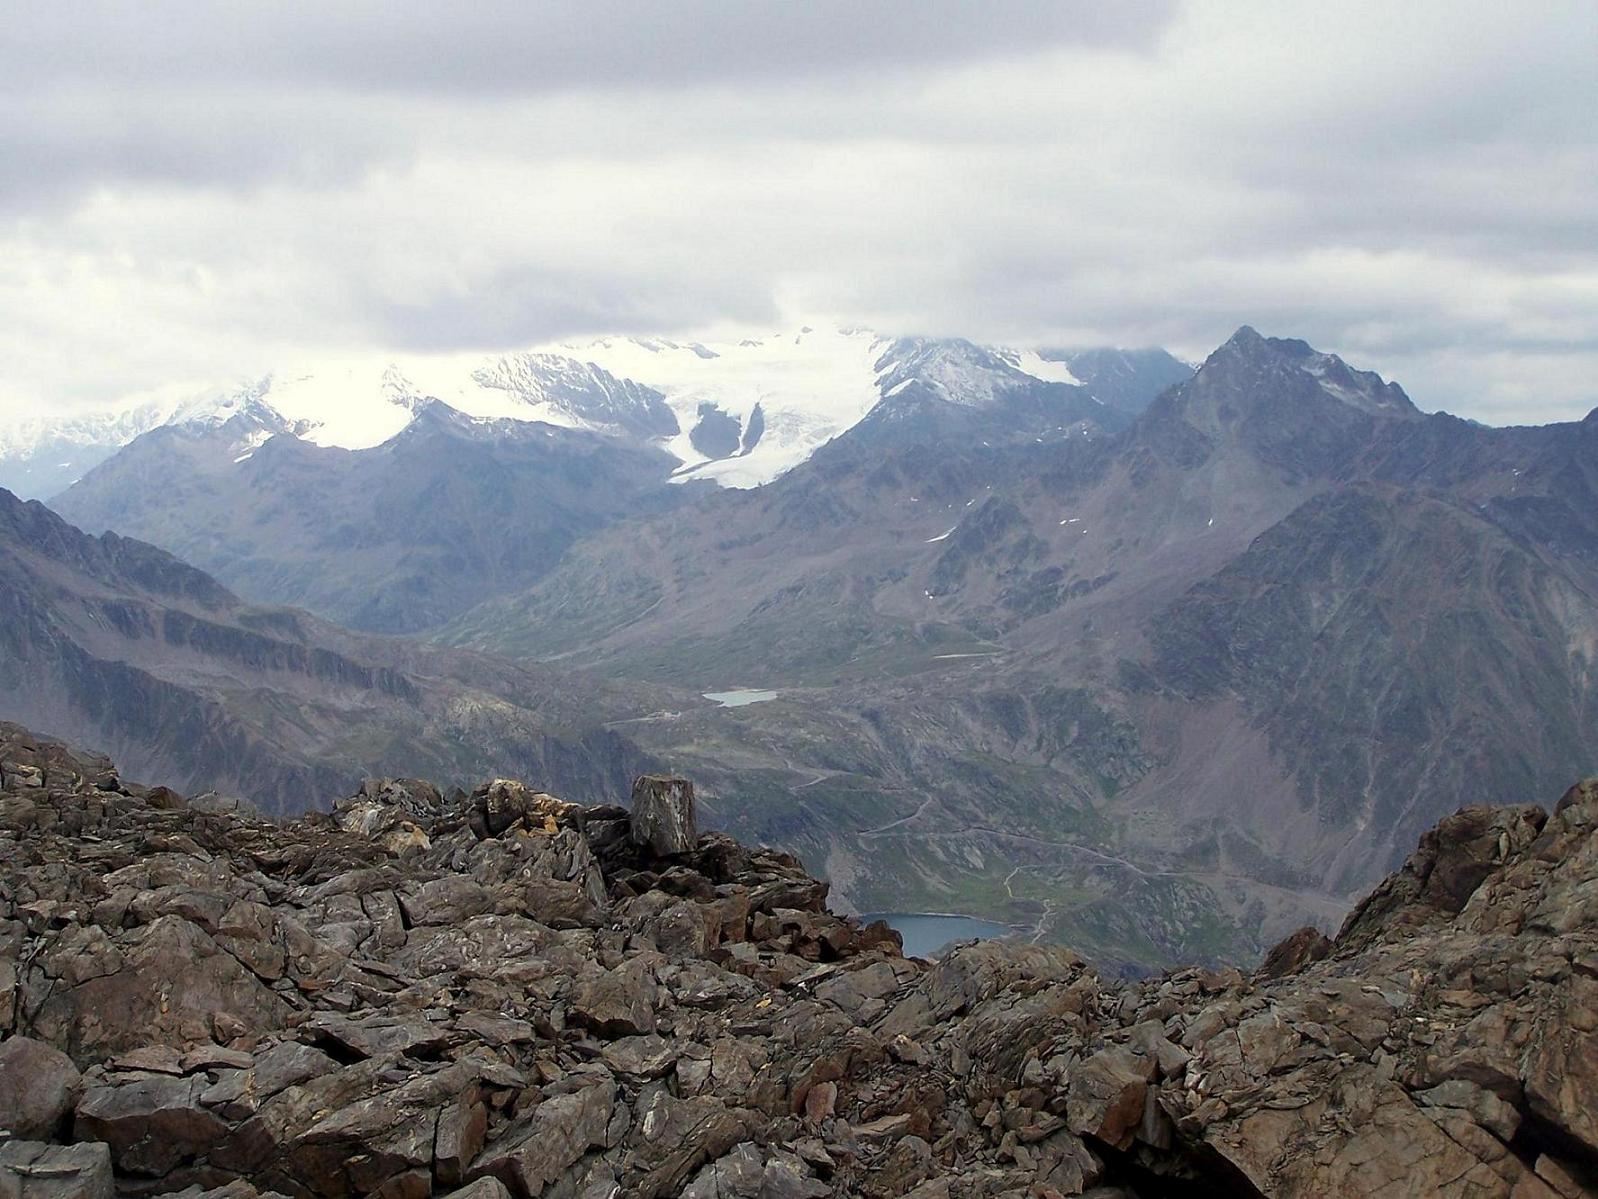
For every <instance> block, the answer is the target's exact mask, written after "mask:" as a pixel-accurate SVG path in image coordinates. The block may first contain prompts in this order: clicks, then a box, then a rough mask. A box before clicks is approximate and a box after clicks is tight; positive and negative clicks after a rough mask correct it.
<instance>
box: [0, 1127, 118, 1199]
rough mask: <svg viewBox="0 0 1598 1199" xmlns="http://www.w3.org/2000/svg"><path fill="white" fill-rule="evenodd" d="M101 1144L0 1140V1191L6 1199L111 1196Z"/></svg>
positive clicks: (96, 1198) (97, 1198)
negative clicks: (58, 1143)
mask: <svg viewBox="0 0 1598 1199" xmlns="http://www.w3.org/2000/svg"><path fill="white" fill-rule="evenodd" d="M114 1188H115V1181H114V1179H113V1176H112V1172H111V1151H110V1149H109V1148H108V1147H107V1146H105V1145H94V1144H80V1145H47V1144H42V1143H40V1142H38V1141H0V1195H4V1196H6V1199H112V1196H113V1195H114V1194H115V1190H114Z"/></svg>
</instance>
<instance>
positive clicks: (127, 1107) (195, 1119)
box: [77, 1077, 228, 1177]
mask: <svg viewBox="0 0 1598 1199" xmlns="http://www.w3.org/2000/svg"><path fill="white" fill-rule="evenodd" d="M205 1089H206V1080H205V1079H203V1078H166V1077H161V1078H141V1079H136V1080H134V1081H131V1082H126V1083H122V1084H121V1085H118V1086H102V1087H90V1088H89V1089H88V1090H87V1091H85V1092H84V1094H83V1098H82V1099H81V1100H80V1101H79V1102H78V1112H77V1131H78V1133H79V1135H82V1136H87V1137H90V1138H92V1139H93V1140H97V1141H104V1142H105V1143H106V1144H108V1145H110V1146H111V1152H112V1155H113V1156H114V1158H115V1160H116V1164H117V1167H118V1168H119V1169H121V1170H125V1171H127V1172H129V1173H133V1174H147V1175H151V1176H154V1177H159V1176H160V1175H162V1174H167V1173H169V1172H170V1171H171V1170H172V1169H173V1167H175V1166H177V1165H178V1164H179V1163H180V1162H184V1161H190V1160H192V1159H193V1158H195V1157H198V1156H199V1155H200V1154H202V1153H204V1152H205V1151H206V1150H208V1149H210V1147H211V1146H212V1145H215V1144H217V1143H218V1142H219V1141H221V1140H222V1138H223V1137H224V1136H226V1135H227V1131H228V1129H227V1125H226V1124H225V1123H223V1122H222V1120H220V1119H219V1118H218V1117H217V1116H216V1115H215V1114H214V1113H213V1112H212V1111H211V1110H210V1109H209V1108H207V1107H206V1106H205V1104H204V1103H203V1102H202V1101H201V1098H200V1095H201V1092H203V1091H204V1090H205Z"/></svg>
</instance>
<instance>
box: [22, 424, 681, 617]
mask: <svg viewBox="0 0 1598 1199" xmlns="http://www.w3.org/2000/svg"><path fill="white" fill-rule="evenodd" d="M279 432H281V430H277V429H273V428H269V427H261V426H257V425H249V426H246V425H244V424H241V422H240V418H235V419H234V420H231V421H228V422H227V423H225V424H223V425H220V426H206V427H185V426H168V427H164V428H161V429H157V430H154V431H152V432H150V433H147V434H145V435H144V436H142V437H140V438H138V439H137V440H135V441H134V442H133V443H132V444H131V445H129V446H128V447H126V448H125V449H124V450H122V451H121V452H120V453H118V454H117V455H116V456H115V457H114V458H112V459H111V460H110V461H108V462H106V463H104V464H102V465H101V466H99V467H97V468H96V469H95V470H93V471H91V472H90V473H89V474H88V475H87V476H85V477H84V478H83V479H82V480H80V481H79V482H78V483H77V484H76V485H75V486H73V487H72V488H70V489H69V490H68V491H66V492H65V493H63V494H62V495H60V496H58V497H56V499H55V500H53V501H52V506H53V507H55V508H56V510H57V511H59V512H61V513H62V514H63V515H64V516H66V517H67V518H68V519H69V520H71V521H73V522H75V523H77V524H79V525H81V526H84V527H87V528H93V529H104V528H112V529H116V530H117V531H119V532H121V533H123V534H126V535H130V536H136V537H139V538H141V539H142V540H146V541H150V542H152V543H155V544H158V545H161V546H163V547H164V548H166V549H168V550H170V551H172V552H173V553H176V554H178V555H179V556H180V557H182V558H184V559H185V560H189V561H193V562H195V563H196V564H197V565H199V566H201V567H202V568H204V569H206V570H209V571H212V572H213V573H215V574H216V575H217V576H218V577H219V578H221V579H222V580H223V581H224V582H226V583H227V584H228V585H229V586H231V587H235V588H237V589H238V590H240V591H242V592H244V593H246V594H248V595H250V596H252V597H254V598H257V599H260V600H262V601H265V602H272V603H290V604H296V605H301V606H304V607H307V608H310V609H312V610H313V611H315V612H317V613H318V614H320V615H323V616H326V617H328V618H329V619H332V620H335V621H337V622H339V623H341V624H345V625H348V626H351V627H355V628H361V629H370V630H376V631H383V632H410V631H415V630H418V629H425V628H430V627H432V626H434V625H437V624H440V623H442V622H443V621H445V620H447V619H449V618H450V617H452V616H454V615H457V614H458V613H460V612H462V611H464V610H465V609H467V608H469V607H471V606H472V605H474V604H476V603H478V602H480V601H481V600H482V599H484V598H486V597H488V596H491V595H495V594H500V593H502V592H506V591H512V590H516V589H519V588H522V587H526V586H528V585H529V584H531V583H532V582H534V581H536V580H537V579H538V578H539V577H541V576H542V575H543V574H544V573H545V572H547V571H548V570H549V569H550V568H551V567H552V566H553V565H554V564H555V563H556V562H557V561H559V559H560V557H561V555H562V554H564V553H565V551H566V549H567V548H568V547H569V546H570V545H571V544H572V543H573V542H574V541H575V540H577V539H578V538H580V537H582V536H584V535H586V534H588V533H590V532H592V531H594V530H595V529H598V528H601V527H603V526H604V525H605V524H607V523H609V522H610V521H613V520H615V519H617V518H618V517H621V516H625V515H631V514H634V513H636V512H639V511H647V510H650V509H652V508H659V507H664V506H666V505H667V504H669V503H671V502H673V501H675V500H676V499H677V498H679V497H680V495H681V492H680V490H679V489H671V488H668V487H667V486H666V477H667V474H668V473H669V470H670V467H671V465H672V460H671V459H670V458H669V457H668V456H667V455H666V454H664V453H662V452H660V451H658V450H653V449H649V448H646V447H644V446H642V445H640V444H637V443H633V442H630V441H626V440H622V439H618V438H615V437H610V436H606V435H603V434H599V433H590V432H583V431H579V430H573V429H563V428H557V427H555V426H552V425H545V424H538V423H533V422H523V421H511V420H500V421H478V420H474V419H472V418H470V417H467V416H464V415H462V414H461V413H459V412H457V411H455V410H454V409H452V408H450V407H448V406H447V405H445V404H442V403H439V402H438V401H424V403H423V406H422V407H421V409H420V411H419V412H418V414H417V417H416V419H415V420H414V421H413V422H412V423H411V424H410V425H409V426H408V427H407V428H406V429H405V430H404V431H403V432H401V433H400V434H399V435H398V436H396V437H394V438H393V439H391V440H390V441H388V442H385V443H384V444H382V445H380V446H376V447H374V448H372V449H370V450H355V451H351V450H342V449H336V448H328V447H322V446H317V445H313V444H311V443H310V442H307V441H302V440H300V439H298V438H296V437H293V436H278V435H276V434H277V433H279ZM263 438H265V439H266V440H264V441H263V440H262V439H263Z"/></svg>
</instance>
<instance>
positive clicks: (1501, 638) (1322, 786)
mask: <svg viewBox="0 0 1598 1199" xmlns="http://www.w3.org/2000/svg"><path fill="white" fill-rule="evenodd" d="M1153 637H1154V645H1155V652H1154V658H1153V666H1154V669H1155V671H1156V672H1157V673H1158V674H1159V676H1160V677H1161V678H1162V679H1163V680H1165V681H1167V682H1168V683H1170V684H1171V685H1172V686H1174V687H1175V688H1177V689H1178V690H1179V691H1180V692H1182V693H1183V694H1184V695H1185V696H1187V697H1189V698H1191V699H1194V700H1196V701H1199V702H1214V701H1216V700H1217V699H1220V698H1224V697H1235V698H1237V699H1238V700H1239V701H1240V702H1241V703H1242V705H1243V706H1244V708H1245V709H1246V711H1247V712H1248V714H1249V716H1250V718H1251V719H1252V720H1253V721H1254V722H1256V723H1257V724H1258V726H1259V727H1260V728H1262V729H1263V730H1264V731H1265V733H1266V734H1267V736H1268V738H1269V743H1270V746H1271V749H1272V752H1273V755H1274V756H1275V757H1276V758H1278V759H1279V760H1280V761H1281V762H1282V763H1283V764H1284V766H1285V767H1286V769H1287V771H1288V773H1289V775H1290V777H1291V778H1293V779H1294V780H1295V782H1296V788H1297V792H1298V799H1299V801H1300V802H1299V804H1297V805H1291V804H1290V805H1286V806H1284V807H1282V808H1281V809H1279V812H1278V815H1279V818H1280V819H1282V820H1283V821H1285V823H1281V824H1279V825H1278V826H1277V827H1276V828H1275V829H1274V830H1273V829H1270V828H1269V827H1268V826H1267V827H1262V828H1258V829H1257V830H1256V832H1258V833H1260V834H1263V836H1262V837H1261V839H1262V840H1263V841H1265V842H1266V843H1267V844H1270V845H1272V847H1273V848H1279V849H1281V850H1284V851H1286V850H1287V849H1288V846H1287V845H1286V844H1285V842H1287V841H1289V840H1290V841H1291V842H1292V843H1293V852H1294V856H1296V857H1297V858H1299V860H1300V861H1303V862H1305V863H1306V864H1308V865H1311V866H1312V868H1313V869H1314V870H1315V871H1316V872H1317V873H1319V874H1321V875H1322V876H1323V878H1324V882H1325V885H1327V886H1328V887H1329V888H1331V889H1333V890H1352V889H1355V888H1357V887H1360V886H1364V885H1367V884H1368V883H1369V881H1370V879H1371V877H1372V876H1373V875H1374V874H1378V873H1379V872H1380V871H1381V870H1382V869H1385V868H1386V867H1387V866H1388V865H1390V864H1391V863H1392V862H1393V861H1394V860H1395V858H1396V857H1397V856H1399V855H1401V854H1402V852H1403V847H1404V846H1406V845H1408V844H1410V843H1412V842H1413V841H1414V840H1415V838H1416V836H1418V835H1419V832H1420V831H1421V830H1423V829H1424V828H1425V827H1426V826H1427V825H1429V824H1430V823H1431V822H1432V821H1433V820H1434V819H1435V818H1436V816H1437V814H1438V811H1439V810H1440V809H1441V810H1446V809H1447V808H1448V807H1450V806H1453V805H1455V804H1457V803H1459V802H1464V801H1466V800H1480V801H1483V802H1496V799H1497V797H1500V796H1505V795H1511V794H1517V793H1520V792H1521V791H1523V790H1525V789H1526V788H1535V787H1538V786H1543V785H1546V784H1547V783H1548V781H1549V780H1550V779H1551V778H1556V777H1557V776H1558V775H1559V773H1560V771H1559V768H1558V766H1557V765H1556V763H1558V762H1560V761H1564V762H1570V763H1575V764H1576V765H1577V766H1578V767H1580V768H1582V769H1586V768H1589V767H1591V766H1592V765H1594V764H1595V763H1598V751H1595V750H1594V746H1595V745H1598V705H1595V703H1594V698H1595V695H1594V690H1593V688H1594V681H1595V680H1594V679H1593V677H1592V674H1591V655H1592V650H1593V647H1594V646H1598V593H1595V592H1594V591H1593V590H1592V589H1591V580H1590V579H1588V578H1583V577H1573V576H1572V575H1570V574H1569V573H1567V572H1565V571H1562V570H1560V569H1559V568H1558V566H1557V565H1550V563H1548V562H1546V561H1544V560H1543V559H1542V558H1541V557H1540V555H1539V554H1538V553H1537V552H1536V550H1535V547H1531V546H1527V545H1524V544H1521V543H1519V542H1518V541H1517V540H1516V539H1515V538H1514V537H1512V536H1510V535H1509V534H1507V533H1506V532H1505V531H1504V530H1503V529H1502V528H1500V527H1498V526H1497V525H1495V524H1494V523H1493V522H1492V521H1491V520H1489V519H1484V518H1483V517H1482V516H1480V515H1478V514H1477V513H1476V512H1473V511H1472V510H1470V509H1468V508H1465V507H1461V506H1459V505H1456V504H1451V503H1447V502H1444V501H1441V500H1438V499H1435V498H1431V497H1428V496H1425V495H1420V494H1417V493H1415V492H1413V491H1408V490H1400V489H1395V488H1392V487H1388V486H1382V485H1359V486H1355V487H1350V488H1346V489H1342V490H1339V491H1337V492H1333V493H1328V494H1325V495H1322V496H1319V497H1317V498H1316V499H1314V500H1311V501H1310V502H1309V503H1307V504H1305V505H1304V506H1303V508H1301V509H1300V510H1298V511H1297V512H1295V513H1293V515H1291V516H1290V517H1288V518H1287V519H1286V520H1284V521H1282V522H1281V523H1280V524H1279V525H1277V526H1275V527H1274V528H1272V529H1270V530H1269V531H1268V532H1266V533H1265V534H1263V535H1262V536H1261V537H1260V538H1258V539H1257V540H1256V541H1255V543H1254V544H1253V545H1252V546H1250V547H1249V549H1248V551H1247V552H1246V553H1245V554H1243V555H1242V556H1241V557H1239V558H1238V559H1237V560H1236V561H1235V562H1233V563H1231V564H1230V565H1228V566H1227V567H1226V568H1225V569H1224V570H1222V571H1221V572H1220V573H1219V574H1217V575H1216V576H1215V577H1214V578H1212V579H1210V580H1208V581H1206V582H1204V583H1202V584H1200V585H1198V586H1197V587H1195V588H1194V589H1193V590H1192V591H1191V592H1189V593H1188V594H1187V595H1186V596H1184V597H1183V598H1182V599H1181V600H1180V601H1178V602H1177V603H1176V604H1174V605H1173V606H1172V607H1171V608H1170V609H1169V610H1168V611H1167V612H1166V613H1165V614H1164V615H1163V616H1162V618H1161V619H1160V620H1159V621H1157V622H1156V623H1155V626H1154V629H1153ZM1295 807H1297V809H1298V810H1297V811H1294V808H1295ZM1216 815H1219V814H1218V813H1205V812H1203V811H1202V810H1201V811H1200V812H1197V813H1190V814H1189V817H1188V818H1189V819H1193V818H1194V817H1197V819H1198V821H1200V822H1202V821H1203V820H1204V819H1206V818H1207V817H1213V816H1216ZM1195 831H1196V830H1195Z"/></svg>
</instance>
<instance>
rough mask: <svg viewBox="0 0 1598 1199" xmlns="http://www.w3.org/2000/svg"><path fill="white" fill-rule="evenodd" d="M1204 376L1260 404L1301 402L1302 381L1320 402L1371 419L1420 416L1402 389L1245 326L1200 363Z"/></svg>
mask: <svg viewBox="0 0 1598 1199" xmlns="http://www.w3.org/2000/svg"><path fill="white" fill-rule="evenodd" d="M1205 372H1210V373H1211V375H1212V376H1213V375H1215V374H1221V375H1223V376H1224V377H1225V378H1226V379H1227V381H1228V382H1231V383H1235V384H1242V385H1244V386H1248V387H1251V388H1253V389H1258V390H1261V391H1264V392H1266V393H1267V394H1266V395H1264V396H1262V397H1261V398H1263V399H1271V398H1275V399H1278V400H1282V401H1287V400H1291V399H1294V398H1295V397H1301V396H1302V395H1303V394H1304V393H1305V390H1306V389H1305V387H1304V381H1305V380H1308V381H1312V382H1313V385H1314V387H1315V388H1316V389H1317V390H1318V391H1320V392H1321V393H1322V394H1324V395H1325V396H1328V397H1330V398H1331V399H1333V400H1335V401H1337V402H1339V403H1342V404H1346V405H1348V406H1349V407H1351V408H1356V409H1358V410H1360V411H1362V412H1366V413H1369V414H1370V415H1373V416H1381V417H1390V418H1396V419H1411V418H1415V417H1418V416H1420V415H1421V413H1420V411H1419V409H1417V408H1416V407H1415V405H1414V404H1413V403H1412V402H1411V401H1410V398H1409V397H1408V396H1407V395H1405V394H1404V389H1403V388H1401V387H1400V386H1399V385H1398V384H1396V383H1389V382H1387V381H1386V380H1384V379H1383V378H1382V377H1381V376H1380V375H1378V374H1376V373H1375V372H1374V371H1361V370H1355V369H1354V368H1353V367H1351V366H1349V365H1348V364H1347V363H1346V362H1344V361H1343V360H1342V359H1341V358H1339V357H1338V356H1337V355H1336V354H1324V353H1321V352H1320V351H1319V350H1316V349H1315V348H1314V347H1312V346H1311V345H1310V344H1309V343H1308V342H1305V341H1301V340H1299V339H1298V338H1283V337H1264V336H1261V335H1260V333H1259V332H1258V331H1257V330H1255V329H1254V328H1253V326H1251V325H1244V326H1242V327H1241V328H1240V329H1238V331H1237V332H1236V333H1234V334H1232V336H1231V337H1230V338H1228V339H1227V340H1226V341H1225V342H1224V343H1223V344H1222V345H1221V346H1220V347H1219V348H1218V349H1216V350H1215V352H1214V353H1212V354H1211V355H1210V356H1209V357H1208V358H1207V359H1205V361H1204V364H1203V365H1202V366H1201V367H1199V372H1198V374H1199V377H1202V376H1203V375H1204V374H1205ZM1294 376H1300V378H1294Z"/></svg>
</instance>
